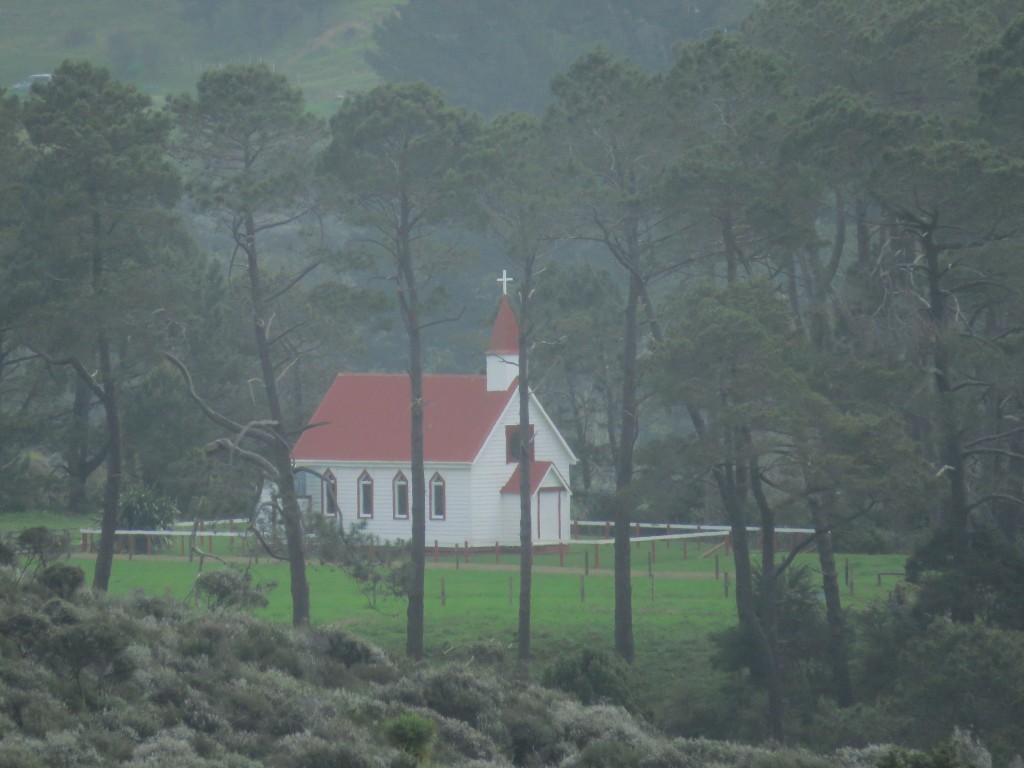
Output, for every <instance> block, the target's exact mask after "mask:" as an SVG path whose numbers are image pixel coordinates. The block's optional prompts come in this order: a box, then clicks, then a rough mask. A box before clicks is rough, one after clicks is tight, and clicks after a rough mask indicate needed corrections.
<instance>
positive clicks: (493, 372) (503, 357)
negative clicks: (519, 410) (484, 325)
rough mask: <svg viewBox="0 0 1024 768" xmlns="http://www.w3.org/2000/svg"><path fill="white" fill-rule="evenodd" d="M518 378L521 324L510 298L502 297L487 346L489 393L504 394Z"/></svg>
mask: <svg viewBox="0 0 1024 768" xmlns="http://www.w3.org/2000/svg"><path fill="white" fill-rule="evenodd" d="M518 376H519V323H518V322H516V316H515V313H514V312H513V311H512V305H511V304H509V301H508V296H502V297H501V303H500V304H499V305H498V316H497V317H496V318H495V320H494V328H492V329H491V340H490V342H489V343H488V345H487V391H488V392H503V391H505V390H506V389H508V388H509V387H510V386H511V385H512V382H513V381H515V380H516V378H518Z"/></svg>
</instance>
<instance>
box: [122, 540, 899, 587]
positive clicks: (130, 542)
mask: <svg viewBox="0 0 1024 768" xmlns="http://www.w3.org/2000/svg"><path fill="white" fill-rule="evenodd" d="M122 538H123V539H125V540H127V542H128V559H129V560H131V559H132V555H133V554H134V551H133V550H134V549H135V546H134V545H135V542H134V541H133V540H132V535H131V534H130V533H128V534H125V535H124V536H123V537H122ZM878 583H879V584H881V583H882V577H881V576H879V577H878Z"/></svg>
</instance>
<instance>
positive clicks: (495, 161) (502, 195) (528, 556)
mask: <svg viewBox="0 0 1024 768" xmlns="http://www.w3.org/2000/svg"><path fill="white" fill-rule="evenodd" d="M479 144H480V151H479V152H478V153H476V156H475V158H474V159H475V160H476V161H477V165H476V168H475V169H474V170H475V172H476V175H475V179H476V181H477V188H478V190H479V201H480V204H481V207H482V210H483V212H484V213H485V221H486V231H487V233H488V234H489V235H490V237H491V238H493V240H494V241H495V242H496V243H497V246H498V248H499V250H500V252H501V255H502V256H503V257H504V259H505V261H506V263H508V264H510V265H511V266H512V267H513V274H515V275H516V276H517V278H516V283H515V284H514V285H513V290H512V293H513V295H514V296H515V297H516V298H517V299H518V301H517V302H516V303H517V305H518V309H519V312H518V315H519V317H518V325H519V340H518V349H519V427H518V430H519V433H518V434H519V437H518V440H517V442H516V445H517V446H518V449H519V455H518V456H517V457H516V459H517V462H518V466H519V510H520V516H519V551H520V566H519V629H518V658H519V661H520V663H522V664H527V663H528V662H529V660H530V622H531V594H532V584H533V528H532V520H533V515H532V504H531V500H532V495H533V493H532V485H531V471H532V468H531V464H532V460H531V457H532V456H533V448H532V445H531V438H530V434H531V433H530V399H531V397H533V391H532V382H533V376H532V364H533V354H532V353H533V346H534V343H535V326H536V321H535V320H534V312H533V306H534V292H535V288H534V285H535V280H536V277H537V274H538V272H539V271H540V270H541V269H542V266H543V261H544V259H545V257H547V256H548V255H549V254H550V253H551V251H552V250H553V248H554V246H555V241H556V239H557V236H558V227H559V224H560V220H559V218H558V208H559V206H558V201H559V200H560V199H561V196H560V195H559V186H558V174H557V172H556V165H555V163H554V158H551V157H549V156H548V152H547V151H548V150H549V148H550V145H549V144H548V143H546V142H545V136H544V133H543V128H542V125H541V123H540V121H538V120H536V119H535V118H532V117H529V116H527V115H524V114H518V113H506V114H503V115H500V116H499V117H497V118H496V119H495V120H494V121H492V122H491V123H490V124H489V125H488V126H487V129H486V130H485V131H484V133H483V135H482V136H481V138H480V142H479Z"/></svg>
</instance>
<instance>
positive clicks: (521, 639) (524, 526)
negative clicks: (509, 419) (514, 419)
mask: <svg viewBox="0 0 1024 768" xmlns="http://www.w3.org/2000/svg"><path fill="white" fill-rule="evenodd" d="M532 289H533V275H532V269H531V264H530V263H529V262H528V263H527V264H526V265H525V267H524V269H523V285H522V289H521V294H522V300H521V301H520V304H519V306H520V314H519V441H518V442H519V457H518V459H519V630H518V648H519V652H518V659H519V663H520V664H522V665H524V666H525V665H527V664H529V661H530V611H531V606H532V592H533V517H532V505H531V503H530V502H531V496H532V494H531V485H530V454H531V452H532V451H531V446H530V443H531V438H530V375H529V374H530V367H529V335H530V328H529V322H530V316H529V307H530V291H531V290H532Z"/></svg>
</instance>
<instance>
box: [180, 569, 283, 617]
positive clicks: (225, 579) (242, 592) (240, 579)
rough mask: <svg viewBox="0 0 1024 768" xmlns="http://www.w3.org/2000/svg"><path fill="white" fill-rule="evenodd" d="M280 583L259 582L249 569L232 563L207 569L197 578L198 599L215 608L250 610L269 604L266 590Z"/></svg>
mask: <svg viewBox="0 0 1024 768" xmlns="http://www.w3.org/2000/svg"><path fill="white" fill-rule="evenodd" d="M275 586H277V585H276V584H274V583H272V582H267V583H255V582H253V580H252V574H251V573H249V571H247V570H246V571H243V570H241V569H239V568H234V567H228V568H225V569H223V570H219V571H204V572H203V573H202V574H201V575H200V576H199V578H197V579H196V583H195V587H194V591H195V597H196V600H197V601H198V602H200V603H202V604H203V605H205V606H206V608H207V609H208V610H211V611H226V610H229V609H239V610H249V609H251V608H265V607H266V606H267V602H268V601H267V596H266V593H267V592H269V591H270V590H271V589H273V588H274V587H275Z"/></svg>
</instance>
